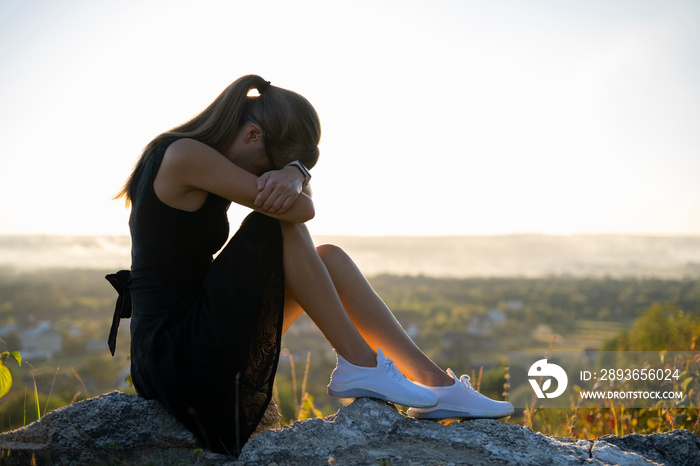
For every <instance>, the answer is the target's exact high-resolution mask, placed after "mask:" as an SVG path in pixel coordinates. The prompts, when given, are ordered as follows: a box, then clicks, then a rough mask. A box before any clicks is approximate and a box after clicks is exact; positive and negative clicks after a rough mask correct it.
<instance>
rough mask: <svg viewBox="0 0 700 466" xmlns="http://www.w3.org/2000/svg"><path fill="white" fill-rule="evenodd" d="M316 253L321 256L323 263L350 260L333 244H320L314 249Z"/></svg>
mask: <svg viewBox="0 0 700 466" xmlns="http://www.w3.org/2000/svg"><path fill="white" fill-rule="evenodd" d="M316 251H318V255H319V256H321V259H322V260H323V262H325V263H329V262H338V261H349V260H350V256H348V255H347V253H346V252H345V251H344V250H343V249H342V248H341V247H339V246H336V245H335V244H322V245H320V246H317V247H316Z"/></svg>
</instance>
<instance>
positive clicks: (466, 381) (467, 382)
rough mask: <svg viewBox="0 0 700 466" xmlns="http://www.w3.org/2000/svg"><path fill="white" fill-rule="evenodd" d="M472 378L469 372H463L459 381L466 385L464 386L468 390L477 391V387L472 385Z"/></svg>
mask: <svg viewBox="0 0 700 466" xmlns="http://www.w3.org/2000/svg"><path fill="white" fill-rule="evenodd" d="M471 380H472V378H471V377H469V376H468V375H467V374H462V375H461V376H460V377H459V381H460V383H461V384H462V385H463V386H464V388H466V389H467V390H472V391H476V389H475V388H474V387H473V386H472V382H471Z"/></svg>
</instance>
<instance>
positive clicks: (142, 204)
mask: <svg viewBox="0 0 700 466" xmlns="http://www.w3.org/2000/svg"><path fill="white" fill-rule="evenodd" d="M174 140H176V138H169V139H166V140H164V141H163V142H162V143H161V144H160V145H159V146H158V147H157V148H156V149H155V151H154V152H153V153H152V154H151V155H150V157H149V158H148V159H147V161H146V162H145V164H144V165H143V166H142V168H141V169H140V170H139V171H138V172H137V173H136V176H137V180H138V181H137V184H136V189H135V192H134V193H133V195H132V211H131V216H130V219H129V227H130V229H131V240H132V252H131V256H132V257H131V260H132V263H131V270H130V271H120V272H117V273H116V274H112V275H108V276H107V279H108V280H109V281H110V283H112V285H113V286H114V287H115V288H116V289H117V291H118V292H119V298H118V300H117V307H116V310H115V316H114V320H113V325H112V330H111V332H110V337H109V346H110V350H111V351H112V354H114V345H115V344H116V332H117V327H118V325H119V319H120V318H126V317H131V377H132V381H133V384H134V387H135V389H136V391H137V393H139V394H140V395H141V396H143V397H145V398H147V399H154V400H158V401H159V402H160V403H162V404H163V405H164V406H165V407H166V408H167V409H168V410H169V411H170V412H171V413H172V414H173V415H174V416H175V417H176V418H177V419H178V420H179V421H181V422H182V423H183V424H184V425H185V426H186V427H187V428H188V429H189V430H190V431H192V432H193V433H194V434H195V435H196V436H197V437H198V438H199V439H200V441H201V442H202V443H203V445H204V446H205V447H207V448H208V449H210V450H212V451H215V452H220V453H228V454H232V455H236V456H237V455H238V454H239V453H240V448H241V447H242V446H243V444H244V443H245V442H246V441H247V440H248V438H249V437H250V435H251V434H252V432H253V431H254V430H255V428H256V426H257V424H258V423H259V421H260V419H261V417H262V415H263V413H264V412H265V409H266V408H267V405H268V404H269V402H270V399H271V395H272V385H273V382H274V376H275V372H276V370H277V363H278V360H279V349H280V337H281V333H282V317H283V308H284V272H283V268H282V234H281V230H280V225H279V221H277V220H275V219H272V218H270V217H267V216H265V215H262V214H260V213H257V212H253V213H251V214H250V215H249V216H248V217H246V219H245V220H244V221H243V223H242V224H241V227H240V229H239V230H238V231H237V232H236V234H235V235H234V236H233V237H232V238H231V240H230V241H229V242H228V244H227V245H226V247H224V249H223V250H221V252H220V253H219V254H218V255H217V256H216V259H212V258H213V256H214V254H215V253H216V252H217V251H219V250H220V249H221V247H222V246H223V245H224V243H226V240H227V238H228V233H229V224H228V217H227V210H228V206H229V205H230V202H229V201H227V200H226V199H223V198H221V197H218V196H216V195H214V194H212V193H209V194H208V195H207V199H206V202H205V203H204V205H203V206H202V207H201V208H200V209H199V210H197V211H195V212H186V211H182V210H179V209H175V208H172V207H169V206H167V205H165V204H164V203H163V202H161V201H160V200H159V199H158V197H157V196H156V194H155V191H154V189H153V180H154V179H155V176H156V173H157V172H158V168H159V167H160V163H161V161H162V160H163V155H164V153H165V150H166V148H167V147H168V145H169V144H171V143H172V142H173V141H174Z"/></svg>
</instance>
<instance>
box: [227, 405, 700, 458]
mask: <svg viewBox="0 0 700 466" xmlns="http://www.w3.org/2000/svg"><path fill="white" fill-rule="evenodd" d="M239 460H241V461H243V462H245V464H261V465H267V464H270V463H272V462H276V463H278V464H303V465H328V464H336V465H377V464H390V465H462V464H469V465H537V466H540V465H580V464H584V463H585V464H586V465H607V464H621V465H642V464H643V465H654V464H663V465H690V464H700V440H699V439H698V437H697V436H696V435H694V434H692V433H690V432H688V431H686V430H676V431H673V432H669V433H665V434H652V435H628V436H626V437H623V438H620V437H615V436H606V437H603V438H601V439H599V440H592V441H589V440H570V439H562V438H557V437H549V436H545V435H542V434H539V433H536V432H533V431H532V430H530V429H528V428H524V427H521V426H517V425H511V424H506V423H503V422H499V421H493V420H485V419H482V420H473V421H467V422H457V423H453V424H450V425H447V426H445V425H442V424H439V423H436V422H432V421H419V420H416V419H413V418H410V417H407V416H405V415H404V414H403V413H401V412H400V411H398V410H397V409H396V408H395V407H393V406H392V405H390V404H388V403H384V402H380V401H376V400H370V399H366V398H363V399H358V400H355V401H354V402H353V403H352V404H350V405H348V406H346V407H344V408H341V409H340V410H339V411H338V413H336V414H335V415H333V416H328V417H326V418H324V419H310V420H305V421H300V422H297V423H295V424H293V425H291V426H289V427H284V428H282V429H277V430H269V431H266V432H263V433H261V434H260V435H258V436H257V437H255V438H254V439H252V440H251V441H249V442H248V443H247V444H246V445H245V446H244V447H243V451H242V453H241V457H240V458H239Z"/></svg>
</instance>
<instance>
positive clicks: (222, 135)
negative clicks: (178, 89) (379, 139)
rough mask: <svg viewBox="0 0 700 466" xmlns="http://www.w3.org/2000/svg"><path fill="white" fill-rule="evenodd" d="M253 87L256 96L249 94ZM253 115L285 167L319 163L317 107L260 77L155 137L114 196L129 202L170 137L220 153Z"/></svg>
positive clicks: (238, 84) (246, 79)
mask: <svg viewBox="0 0 700 466" xmlns="http://www.w3.org/2000/svg"><path fill="white" fill-rule="evenodd" d="M252 89H256V90H257V91H258V93H259V95H257V96H250V95H248V94H249V93H250V91H251V90H252ZM248 115H250V116H252V117H253V118H254V119H255V120H256V121H257V122H259V123H260V125H261V126H262V127H263V128H264V131H265V147H266V149H267V150H268V151H269V152H270V153H271V155H272V156H273V157H275V158H276V159H277V161H278V163H279V165H278V166H282V165H284V164H286V163H288V162H291V161H293V160H299V161H301V162H302V163H303V164H304V165H305V166H306V167H307V168H312V167H313V166H314V165H315V164H316V162H317V161H318V156H319V150H318V144H319V142H320V140H321V122H320V120H319V117H318V114H317V113H316V110H315V109H314V108H313V106H312V105H311V104H310V103H309V101H308V100H306V99H305V98H304V97H302V96H301V95H299V94H297V93H296V92H292V91H290V90H287V89H282V88H279V87H275V86H271V85H270V83H269V82H268V81H265V80H264V79H263V78H261V77H260V76H257V75H252V74H251V75H246V76H242V77H240V78H238V79H237V80H235V81H234V82H233V83H231V84H230V85H229V86H228V87H227V88H226V89H224V91H223V92H222V93H221V94H219V96H218V97H217V98H216V99H215V100H214V101H213V102H212V103H211V104H210V105H209V106H208V107H207V108H206V109H204V111H202V112H201V113H200V114H198V115H197V116H195V117H194V118H192V119H191V120H189V121H188V122H186V123H183V124H182V125H180V126H176V127H174V128H172V129H170V130H168V131H166V132H164V133H162V134H160V135H158V136H157V137H156V138H154V139H153V140H152V141H151V142H150V143H148V145H147V146H146V147H145V148H144V150H143V152H142V153H141V156H140V157H139V159H138V160H137V161H136V164H135V165H134V169H133V170H132V172H131V175H130V176H129V178H128V179H127V180H126V183H124V186H123V187H122V190H121V191H120V192H119V193H118V194H117V195H116V196H115V198H116V199H118V198H121V197H123V198H124V199H125V201H126V204H127V206H128V205H129V204H130V203H131V199H132V194H133V193H134V192H135V188H136V184H137V183H138V180H139V177H140V175H139V173H140V171H141V169H142V168H143V166H144V165H145V163H146V161H147V160H148V158H149V157H150V156H151V154H152V153H153V152H154V151H155V149H156V147H158V145H159V144H160V143H161V142H162V141H163V140H164V139H166V138H168V137H171V136H177V137H182V138H191V139H195V140H197V141H199V142H201V143H204V144H206V145H208V146H210V147H212V148H214V149H216V150H218V151H219V152H222V151H223V150H224V149H225V148H226V147H228V146H229V145H230V144H231V143H232V142H233V140H234V139H235V137H236V133H237V131H238V129H239V128H240V127H241V125H242V124H243V123H245V122H246V121H248Z"/></svg>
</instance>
